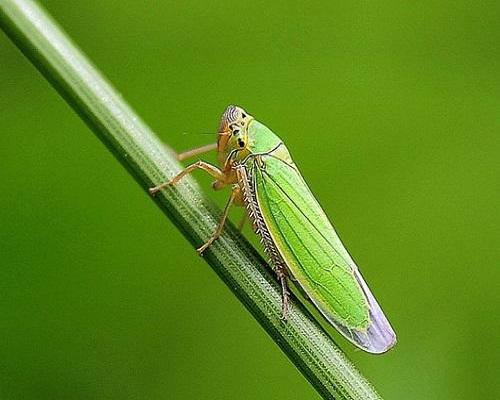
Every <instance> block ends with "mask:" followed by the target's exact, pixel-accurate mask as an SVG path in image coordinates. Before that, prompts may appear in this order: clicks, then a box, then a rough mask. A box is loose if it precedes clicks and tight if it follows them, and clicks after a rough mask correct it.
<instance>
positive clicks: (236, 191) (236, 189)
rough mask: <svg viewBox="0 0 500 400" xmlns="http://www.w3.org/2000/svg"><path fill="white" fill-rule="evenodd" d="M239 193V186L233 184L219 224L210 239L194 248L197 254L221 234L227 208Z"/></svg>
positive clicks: (201, 252)
mask: <svg viewBox="0 0 500 400" xmlns="http://www.w3.org/2000/svg"><path fill="white" fill-rule="evenodd" d="M239 194H240V188H239V186H238V185H234V186H233V190H231V196H229V200H228V201H227V203H226V206H225V207H224V211H223V212H222V216H221V218H220V221H219V225H218V226H217V229H216V230H215V232H214V234H213V235H212V237H211V238H210V239H208V240H207V242H206V243H205V244H204V245H203V246H201V247H200V248H198V249H196V251H197V252H198V254H200V255H201V254H203V252H204V251H205V250H206V249H207V248H208V247H209V246H210V245H211V244H212V243H213V242H215V241H216V240H217V239H218V238H219V236H220V235H221V234H222V231H223V230H224V225H225V223H226V219H227V215H228V214H229V209H230V208H231V205H232V204H233V203H234V201H235V199H236V198H237V196H238V195H239Z"/></svg>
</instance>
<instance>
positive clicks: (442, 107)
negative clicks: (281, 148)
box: [0, 0, 500, 399]
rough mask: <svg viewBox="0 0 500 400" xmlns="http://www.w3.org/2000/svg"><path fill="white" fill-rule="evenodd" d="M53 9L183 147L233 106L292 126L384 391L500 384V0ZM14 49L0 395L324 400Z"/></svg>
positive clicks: (102, 4) (410, 394)
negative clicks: (387, 328)
mask: <svg viewBox="0 0 500 400" xmlns="http://www.w3.org/2000/svg"><path fill="white" fill-rule="evenodd" d="M43 4H44V5H45V7H46V8H47V9H48V10H49V12H50V13H51V14H52V15H53V16H54V18H55V19H56V20H57V21H58V22H59V23H60V24H61V25H62V26H63V27H64V29H65V30H66V31H67V32H68V33H69V35H70V36H71V37H72V38H73V39H74V41H75V42H76V43H77V44H78V45H79V47H80V48H81V49H83V51H84V52H85V53H86V54H87V55H88V56H89V57H90V59H92V60H93V62H94V63H95V64H96V65H97V66H98V67H99V68H100V69H101V71H102V72H103V73H104V74H105V75H106V76H107V77H108V79H109V80H110V81H111V82H112V83H113V84H114V85H115V87H116V88H117V89H118V91H120V92H121V93H122V94H123V96H124V98H125V99H127V101H128V102H129V103H130V104H131V105H132V106H133V107H134V108H135V110H136V111H137V112H138V113H139V114H140V115H141V116H142V117H143V119H144V120H145V121H146V122H147V123H148V124H149V125H150V126H151V127H152V128H153V129H154V130H155V131H156V132H157V133H158V135H159V136H160V137H161V138H162V139H163V140H164V141H165V142H166V143H168V144H169V145H170V146H171V147H173V148H174V149H176V150H179V151H181V150H185V149H188V148H190V147H194V146H197V145H201V144H205V143H207V141H209V140H211V139H210V137H209V136H201V135H195V134H192V135H183V132H193V133H196V132H207V131H215V129H216V127H217V125H218V121H219V117H220V114H221V113H222V112H223V110H224V108H225V107H226V106H227V105H228V104H233V103H234V104H239V105H241V106H243V107H245V108H246V109H247V110H248V111H249V112H250V113H251V114H253V115H254V116H255V117H256V118H257V119H259V120H260V121H262V122H264V123H265V124H266V125H268V126H269V127H271V128H272V129H273V130H274V131H275V132H277V133H278V134H279V135H280V136H281V137H282V138H283V139H284V141H285V142H286V144H287V146H288V148H289V149H290V151H291V152H292V155H293V157H294V159H295V161H296V163H297V164H298V165H299V166H300V168H301V171H302V173H303V175H304V176H305V178H306V180H307V181H308V182H309V184H310V186H311V188H312V189H313V192H314V193H315V194H316V197H317V198H318V200H319V201H320V203H321V204H322V205H323V207H324V208H325V210H326V212H327V214H328V215H330V216H331V217H332V219H333V221H334V223H335V226H336V227H337V230H338V231H339V233H340V235H341V237H342V238H343V240H344V242H345V243H346V245H347V247H348V248H349V249H350V251H351V253H352V254H353V256H354V258H355V259H356V260H357V261H358V264H359V265H360V266H361V269H362V271H363V274H364V276H365V278H366V280H367V281H368V282H369V284H370V286H371V288H372V290H373V291H374V293H375V294H376V296H377V298H378V299H379V302H380V303H381V304H382V307H383V309H384V310H385V312H386V314H387V315H388V316H389V318H390V320H391V322H392V324H393V326H394V327H395V329H396V331H397V333H398V338H399V343H398V345H397V347H396V348H395V349H394V350H393V351H391V352H390V353H388V354H386V355H383V356H372V355H368V354H365V353H363V352H360V351H356V350H354V349H353V347H352V346H351V345H350V344H348V343H347V342H346V341H345V340H342V339H339V340H338V342H339V344H340V345H341V346H342V347H343V348H344V349H345V350H346V352H347V353H348V354H349V355H350V357H351V358H352V359H353V360H354V361H355V363H356V364H357V365H358V366H359V368H360V369H361V370H362V371H363V373H364V374H365V375H366V376H367V378H368V379H369V380H370V381H371V382H372V383H373V384H374V385H375V386H376V387H377V388H378V390H379V391H380V393H381V394H382V395H383V396H384V397H386V398H387V399H401V398H405V399H470V398H495V397H496V396H497V395H498V391H499V390H500V385H499V383H498V373H499V372H500V368H499V362H498V359H499V358H500V347H499V346H498V345H497V338H498V335H499V331H500V320H499V317H498V314H499V313H498V306H499V300H500V295H499V283H498V282H499V280H500V269H499V268H498V266H499V265H498V264H499V263H498V261H499V252H498V223H499V213H498V194H499V184H498V182H499V174H498V173H499V154H500V153H499V151H498V150H499V146H498V145H499V140H498V135H499V128H500V119H499V115H500V114H499V110H500V81H499V77H500V74H499V71H500V52H499V51H500V50H499V48H500V45H499V43H500V3H499V2H498V1H483V2H452V1H439V2H435V1H424V2H418V3H411V2H394V1H386V2H383V3H376V2H366V1H363V2H321V3H319V2H317V3H313V2H310V3H303V2H296V1H293V2H287V3H282V4H280V3H274V4H273V3H269V2H263V1H261V2H249V3H246V2H243V3H236V2H232V1H216V2H200V1H181V2H179V1H163V2H135V1H120V2H118V1H99V2H76V1H70V2H68V1H56V0H54V1H44V2H43ZM0 54H1V55H0V60H1V61H0V126H1V128H0V129H1V135H0V157H1V169H0V187H1V196H0V262H1V268H0V326H1V329H0V397H3V398H9V399H56V398H57V399H89V398H92V399H112V398H113V399H114V398H116V399H144V398H146V399H172V398H202V399H205V398H206V399H215V398H217V399H224V398H226V399H230V398H241V399H262V398H266V399H267V398H273V399H278V398H279V399H281V398H283V399H304V398H317V397H318V396H317V394H316V392H315V391H314V390H313V389H312V388H311V387H310V386H309V384H308V383H307V382H306V380H305V379H304V378H303V377H302V376H301V374H300V373H299V372H298V371H297V370H296V369H295V367H294V366H293V365H292V364H291V363H290V362H289V361H288V359H287V358H286V357H285V356H284V355H283V354H282V353H281V351H280V350H279V349H278V348H277V346H275V344H274V343H273V342H272V340H271V339H270V338H269V337H268V336H267V334H266V333H265V332H264V331H263V330H262V329H261V328H260V326H259V325H258V324H257V323H256V322H255V321H254V320H253V319H252V318H251V317H250V315H249V314H248V312H247V311H246V310H245V309H244V308H243V306H242V305H240V304H239V303H238V301H237V300H236V299H235V298H234V296H233V295H232V294H231V293H230V291H229V290H228V289H227V288H226V287H225V286H224V285H223V284H222V283H221V282H220V281H219V279H218V278H217V277H216V275H215V274H214V273H213V271H212V270H211V269H210V268H209V267H208V266H207V264H205V263H204V261H203V260H202V259H200V258H199V257H197V255H196V253H195V252H194V249H193V248H192V247H191V246H190V245H189V244H188V243H187V241H186V240H185V239H184V238H183V237H182V236H181V235H180V233H178V232H177V230H176V229H175V228H174V226H173V225H172V223H171V222H170V221H168V220H167V219H165V218H164V215H163V214H162V213H161V212H160V211H159V209H158V208H157V207H156V206H155V205H154V204H153V203H152V201H151V200H150V199H149V198H148V196H147V195H146V194H145V193H144V192H143V191H142V190H140V188H139V187H138V185H137V184H136V183H135V182H134V181H133V180H132V178H131V177H130V176H129V175H128V174H127V173H126V172H125V170H124V169H123V168H122V167H121V166H120V165H119V164H118V163H117V162H116V161H115V159H114V158H113V157H112V156H111V155H110V153H109V152H108V151H107V150H106V149H105V148H104V146H103V145H102V144H101V143H100V142H99V141H98V140H97V139H96V138H95V137H94V135H93V134H92V132H91V131H90V130H89V129H88V128H87V127H86V126H85V125H84V123H83V122H82V121H81V120H80V119H79V118H78V117H77V116H76V115H75V113H74V112H73V111H72V110H71V109H70V108H69V106H68V105H67V104H65V103H64V101H63V100H62V99H61V98H60V97H59V96H58V94H57V93H56V92H55V91H54V90H53V89H52V87H51V86H50V85H49V84H48V83H47V82H46V81H45V79H44V78H43V77H42V76H41V75H40V74H39V73H38V72H37V71H36V70H35V69H34V68H33V67H32V66H31V64H30V63H29V62H28V61H27V60H26V59H25V58H24V57H23V56H22V55H21V54H20V52H19V51H18V50H17V49H16V48H15V47H14V46H13V44H12V43H11V42H10V41H9V40H8V39H7V38H6V36H5V35H3V34H0ZM207 160H209V161H214V157H213V156H208V157H207ZM196 177H197V178H198V179H199V180H200V181H201V182H202V183H203V184H204V185H205V186H206V188H207V191H209V190H210V188H209V182H210V179H208V178H206V177H205V176H204V175H203V174H201V173H200V174H197V175H196ZM227 194H228V193H214V194H213V195H212V194H211V195H212V197H213V198H214V199H215V201H216V202H218V203H219V204H223V203H224V201H225V199H226V196H227ZM240 215H241V213H239V212H236V213H234V217H235V220H237V219H238V218H239V217H240ZM246 234H247V235H251V232H249V231H248V230H247V231H246Z"/></svg>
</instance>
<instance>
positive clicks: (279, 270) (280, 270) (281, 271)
mask: <svg viewBox="0 0 500 400" xmlns="http://www.w3.org/2000/svg"><path fill="white" fill-rule="evenodd" d="M274 271H275V272H276V276H277V277H278V281H279V283H280V284H281V296H282V298H283V300H282V311H281V319H283V320H286V319H287V318H288V310H289V306H288V299H289V297H290V292H289V291H288V284H287V281H286V280H287V273H286V269H285V267H284V266H282V265H278V266H276V268H275V270H274Z"/></svg>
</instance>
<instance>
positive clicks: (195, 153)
mask: <svg viewBox="0 0 500 400" xmlns="http://www.w3.org/2000/svg"><path fill="white" fill-rule="evenodd" d="M216 148H217V143H210V144H207V145H205V146H200V147H196V148H195V149H191V150H188V151H185V152H184V153H179V154H177V159H178V160H179V161H182V160H185V159H186V158H191V157H194V156H199V155H200V154H203V153H207V152H209V151H212V150H215V149H216Z"/></svg>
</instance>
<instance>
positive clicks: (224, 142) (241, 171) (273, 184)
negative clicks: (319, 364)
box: [150, 106, 396, 353]
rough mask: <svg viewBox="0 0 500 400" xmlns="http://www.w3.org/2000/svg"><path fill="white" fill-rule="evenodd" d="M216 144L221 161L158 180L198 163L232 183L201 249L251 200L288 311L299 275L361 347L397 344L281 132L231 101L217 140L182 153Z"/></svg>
mask: <svg viewBox="0 0 500 400" xmlns="http://www.w3.org/2000/svg"><path fill="white" fill-rule="evenodd" d="M215 148H216V149H217V158H218V161H219V164H220V168H217V167H215V166H213V165H211V164H208V163H206V162H204V161H197V162H195V163H194V164H191V165H189V166H188V167H186V168H185V169H183V170H182V171H180V172H179V173H178V174H177V175H175V176H174V177H173V178H172V179H171V180H170V181H168V182H165V183H162V184H160V185H158V186H156V187H154V188H150V193H151V194H152V195H154V194H155V193H157V192H158V191H160V190H162V189H164V188H166V187H168V186H171V185H175V184H176V183H177V182H179V180H181V179H182V177H184V176H185V175H187V174H189V173H190V172H192V171H194V170H195V169H202V170H204V171H206V172H208V173H209V174H210V175H211V176H212V177H214V178H215V181H214V182H213V184H212V187H213V188H214V189H215V190H220V189H223V188H225V187H227V186H231V187H232V190H231V195H230V197H229V200H228V202H227V204H226V206H225V208H224V211H223V213H222V217H221V220H220V223H219V225H218V227H217V229H216V231H215V232H214V234H213V235H212V237H210V238H209V239H208V241H207V242H206V243H205V244H204V245H203V246H201V247H200V248H198V249H197V251H198V253H200V254H201V253H203V251H205V250H206V249H207V248H208V247H209V246H210V245H211V244H212V243H213V242H214V241H215V240H216V239H217V238H218V237H219V236H220V235H221V233H222V231H223V227H224V223H225V221H226V218H227V216H228V213H229V209H230V207H231V205H233V204H235V205H239V206H244V207H246V210H247V215H248V217H249V218H250V220H251V221H252V225H253V229H254V231H255V233H257V234H258V235H259V236H260V239H261V243H262V245H263V248H264V251H265V252H266V253H267V255H268V257H269V258H270V261H271V264H272V266H273V269H274V271H275V272H276V275H277V278H278V280H279V282H280V284H281V287H282V294H283V318H284V319H286V317H287V313H288V296H289V292H288V282H289V280H293V281H294V282H295V283H296V284H297V285H298V287H299V288H300V289H301V291H302V292H303V293H304V294H305V295H306V296H307V297H308V298H309V299H310V301H311V302H312V303H313V304H314V305H315V306H316V308H317V309H318V310H319V311H320V313H321V314H322V315H323V316H324V318H325V319H326V320H327V321H328V322H329V323H330V324H331V325H333V326H334V327H335V328H336V329H337V330H338V331H339V332H340V333H341V334H342V335H343V336H345V337H346V338H347V339H348V340H349V341H351V342H352V343H353V344H355V345H356V346H357V347H359V348H361V349H363V350H365V351H367V352H369V353H383V352H385V351H387V350H389V349H390V348H391V347H393V346H394V345H395V344H396V335H395V333H394V331H393V329H392V327H391V325H390V324H389V322H388V321H387V318H386V317H385V315H384V313H383V312H382V310H381V309H380V306H379V305H378V303H377V301H376V300H375V298H374V296H373V295H372V293H371V292H370V289H369V288H368V286H367V285H366V283H365V281H364V279H363V277H362V276H361V274H360V272H359V270H358V268H357V266H356V264H355V263H354V261H353V259H352V258H351V256H350V255H349V253H348V252H347V250H346V249H345V247H344V246H343V244H342V242H341V241H340V239H339V237H338V235H337V233H336V232H335V230H334V228H333V226H332V224H331V223H330V221H329V220H328V218H327V216H326V215H325V213H324V211H323V210H322V209H321V206H320V205H319V204H318V202H317V201H316V199H315V198H314V196H313V194H312V193H311V191H310V189H309V187H308V186H307V184H306V182H305V181H304V179H303V178H302V175H301V174H300V172H299V170H298V169H297V166H296V165H295V163H294V162H293V160H292V158H291V157H290V153H289V152H288V149H287V148H286V146H285V145H284V144H283V142H282V141H281V139H280V138H279V137H278V136H276V135H275V134H274V133H273V132H272V131H271V130H270V129H269V128H267V127H266V126H265V125H263V124H262V123H260V122H259V121H257V120H255V119H254V118H253V117H252V116H251V115H249V114H248V113H247V112H246V111H245V110H243V109H242V108H240V107H238V106H229V107H227V109H226V111H225V112H224V114H223V115H222V119H221V122H220V126H219V130H218V138H217V145H216V146H215V145H208V146H204V147H201V148H199V149H194V150H191V151H189V152H187V153H184V154H183V155H181V158H186V157H188V156H195V155H198V154H201V153H204V152H206V151H208V150H212V149H215Z"/></svg>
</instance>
